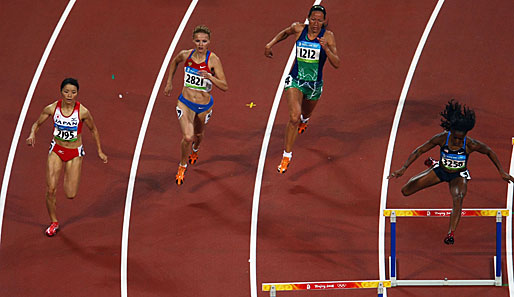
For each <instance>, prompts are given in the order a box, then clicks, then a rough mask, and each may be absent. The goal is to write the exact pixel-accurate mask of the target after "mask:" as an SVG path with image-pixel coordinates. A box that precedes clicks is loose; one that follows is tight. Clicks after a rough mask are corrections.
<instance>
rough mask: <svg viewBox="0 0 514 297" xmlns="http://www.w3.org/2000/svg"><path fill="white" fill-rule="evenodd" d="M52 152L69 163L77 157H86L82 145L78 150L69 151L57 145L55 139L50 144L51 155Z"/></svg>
mask: <svg viewBox="0 0 514 297" xmlns="http://www.w3.org/2000/svg"><path fill="white" fill-rule="evenodd" d="M52 152H54V153H56V154H57V156H59V158H61V160H62V161H63V162H67V161H69V160H71V159H73V158H75V157H82V156H85V155H86V152H85V151H84V148H83V147H82V145H81V146H79V147H78V148H74V149H69V148H65V147H62V146H60V145H58V144H57V143H55V140H54V139H52V142H51V143H50V151H49V152H48V153H49V154H50V153H52Z"/></svg>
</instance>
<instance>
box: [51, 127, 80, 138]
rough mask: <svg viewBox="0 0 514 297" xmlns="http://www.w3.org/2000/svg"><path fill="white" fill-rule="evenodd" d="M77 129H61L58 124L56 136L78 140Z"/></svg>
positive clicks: (55, 130)
mask: <svg viewBox="0 0 514 297" xmlns="http://www.w3.org/2000/svg"><path fill="white" fill-rule="evenodd" d="M77 135H78V133H77V130H68V129H62V128H61V129H60V128H59V127H58V126H55V127H54V137H55V138H57V139H59V140H62V141H76V140H77Z"/></svg>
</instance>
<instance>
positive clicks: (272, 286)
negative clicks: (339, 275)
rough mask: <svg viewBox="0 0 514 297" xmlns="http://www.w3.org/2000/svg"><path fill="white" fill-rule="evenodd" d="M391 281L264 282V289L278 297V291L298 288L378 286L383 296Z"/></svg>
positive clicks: (362, 287) (320, 288) (367, 287)
mask: <svg viewBox="0 0 514 297" xmlns="http://www.w3.org/2000/svg"><path fill="white" fill-rule="evenodd" d="M390 287H391V281H380V280H364V281H327V282H325V281H323V282H292V283H263V284H262V291H264V292H270V297H276V296H277V295H276V294H277V291H296V290H317V291H320V290H341V289H373V288H376V289H377V292H378V296H379V297H382V296H383V294H384V288H390Z"/></svg>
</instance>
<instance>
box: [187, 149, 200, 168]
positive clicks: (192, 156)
mask: <svg viewBox="0 0 514 297" xmlns="http://www.w3.org/2000/svg"><path fill="white" fill-rule="evenodd" d="M197 160H198V152H195V151H192V152H191V154H190V155H189V164H191V165H194V164H195V163H196V161H197Z"/></svg>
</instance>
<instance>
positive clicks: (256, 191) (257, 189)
mask: <svg viewBox="0 0 514 297" xmlns="http://www.w3.org/2000/svg"><path fill="white" fill-rule="evenodd" d="M320 3H321V0H316V1H315V2H314V4H313V5H318V4H320ZM305 23H307V20H306V21H305ZM295 53H296V45H295V46H294V47H293V49H292V50H291V54H290V55H289V59H288V60H287V63H286V67H285V68H284V72H283V73H282V77H281V78H280V83H279V84H278V88H277V92H276V93H275V99H273V105H272V107H271V111H270V114H269V118H268V123H267V125H266V131H265V132H264V138H263V140H262V147H261V153H260V155H259V164H258V165H257V175H256V176H255V186H254V188H253V203H252V223H251V227H250V259H249V260H248V262H250V295H251V297H257V219H258V215H259V199H260V195H261V186H262V174H263V171H264V163H265V162H266V154H267V152H268V145H269V140H270V137H271V130H272V129H273V123H274V122H275V117H276V116H277V110H278V105H279V103H280V98H281V97H282V91H283V90H284V80H285V79H286V77H287V75H288V74H289V71H290V69H291V67H292V65H293V62H294V57H295ZM277 174H278V173H277Z"/></svg>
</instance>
